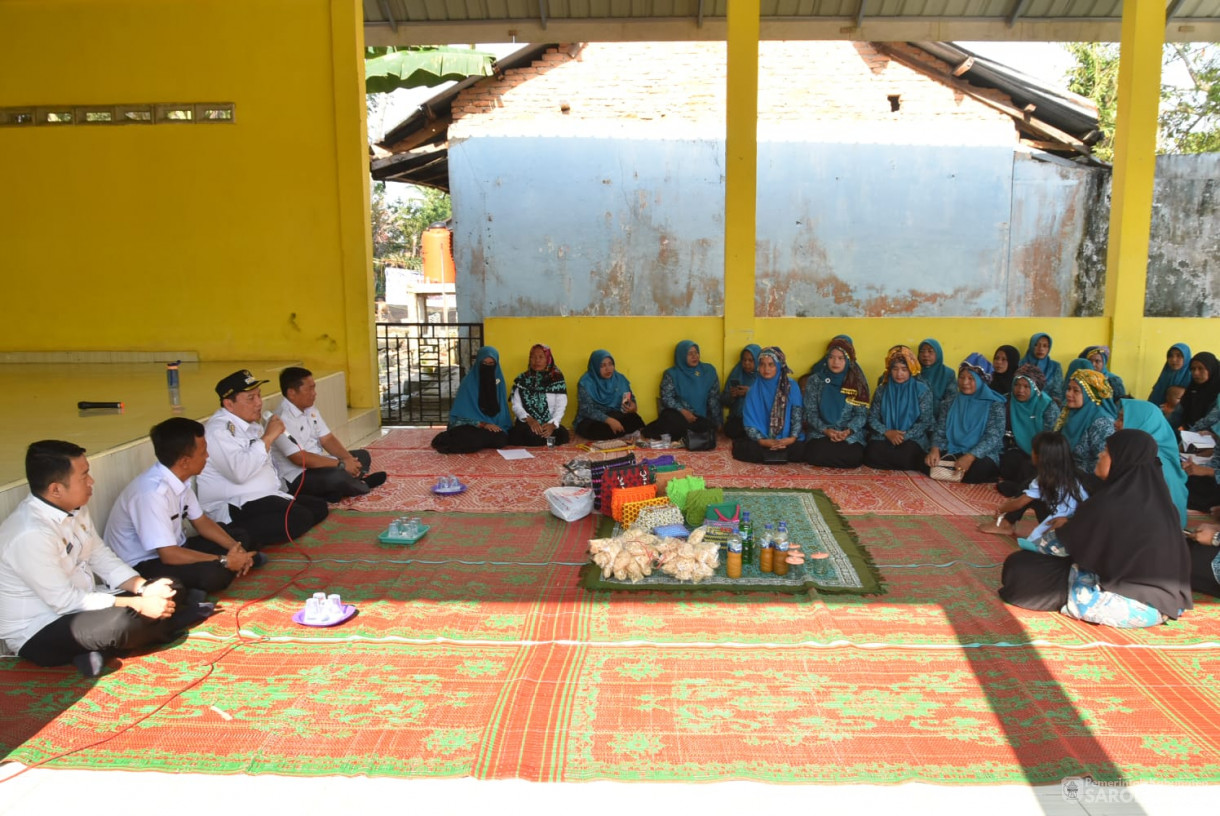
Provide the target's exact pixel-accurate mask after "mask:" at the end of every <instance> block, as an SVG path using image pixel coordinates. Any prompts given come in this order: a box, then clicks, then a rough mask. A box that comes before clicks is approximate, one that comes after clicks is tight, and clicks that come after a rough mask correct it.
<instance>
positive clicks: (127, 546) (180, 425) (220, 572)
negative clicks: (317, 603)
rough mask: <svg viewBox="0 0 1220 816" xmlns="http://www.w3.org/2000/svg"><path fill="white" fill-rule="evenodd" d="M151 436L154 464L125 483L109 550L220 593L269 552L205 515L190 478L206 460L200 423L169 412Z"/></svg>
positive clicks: (111, 523) (140, 566)
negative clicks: (249, 547) (189, 529)
mask: <svg viewBox="0 0 1220 816" xmlns="http://www.w3.org/2000/svg"><path fill="white" fill-rule="evenodd" d="M149 436H150V437H151V438H152V444H153V453H154V454H155V455H156V457H157V464H155V465H153V466H152V467H150V468H149V469H148V470H146V471H144V472H143V473H141V474H140V475H139V476H137V477H136V478H135V479H134V480H133V481H132V482H131V484H129V485H127V487H126V489H124V490H123V492H122V494H121V495H120V496H119V498H118V500H117V501H115V503H114V507H113V508H111V510H110V518H109V520H108V521H107V522H106V545H107V546H108V547H110V549H111V550H113V551H114V554H115V555H117V556H118V557H119V558H122V559H123V560H124V561H125V562H127V564H128V565H129V566H132V567H135V570H136V572H138V573H140V574H141V575H143V576H144V577H145V578H147V579H149V580H150V581H151V580H153V579H155V578H171V579H173V580H176V581H179V582H181V583H182V584H183V585H185V586H187V587H190V588H192V589H201V590H203V591H204V592H220V591H221V590H223V589H225V588H226V587H228V586H229V584H231V583H232V582H233V579H234V577H236V576H238V575H245V574H246V573H247V572H249V571H250V568H251V567H257V566H262V565H263V564H264V563H266V561H267V556H265V555H263V554H262V553H260V552H253V553H251V552H247V551H246V550H245V549H244V548H243V547H242V545H241V542H240V540H239V539H241V538H244V537H245V533H244V532H243V531H241V530H238V529H237V528H232V529H226V527H225V526H224V525H221V524H217V523H216V522H214V521H212V520H211V519H210V518H208V517H207V516H205V515H204V514H203V510H202V509H200V507H199V501H198V499H196V498H195V493H194V491H192V490H191V488H190V485H188V484H187V481H188V480H189V479H190V478H191V477H192V476H198V475H199V474H200V473H201V472H202V471H203V467H204V465H205V464H206V463H207V461H208V441H207V439H206V438H205V437H204V435H203V425H201V424H200V423H198V422H196V421H195V420H193V419H187V418H186V417H171V418H169V419H167V420H165V421H164V422H161V423H159V424H157V425H154V426H153V429H152V431H151V432H150V433H149ZM187 519H190V520H191V523H192V524H194V525H195V531H196V532H197V533H198V535H195V536H192V537H191V538H189V539H188V538H187V537H186V531H185V530H184V529H183V527H182V523H183V522H184V521H186V520H187Z"/></svg>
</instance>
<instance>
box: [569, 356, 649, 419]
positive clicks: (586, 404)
mask: <svg viewBox="0 0 1220 816" xmlns="http://www.w3.org/2000/svg"><path fill="white" fill-rule="evenodd" d="M643 427H644V420H643V419H641V418H640V415H639V413H637V407H636V402H635V394H633V393H632V392H631V383H630V382H628V381H627V378H626V377H624V376H623V375H622V374H620V373H618V371H617V369H616V368H615V366H614V357H612V356H611V355H610V352H608V351H606V350H605V349H597V350H596V351H594V352H593V353H592V354H590V355H589V367H588V370H587V371H586V372H585V373H584V374H582V375H580V383H579V384H578V385H577V390H576V433H578V434H580V435H581V436H583V437H584V438H585V439H594V440H598V439H614V438H615V437H616V436H623V435H624V434H629V433H632V432H634V431H638V430H640V429H641V428H643Z"/></svg>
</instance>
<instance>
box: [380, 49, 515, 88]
mask: <svg viewBox="0 0 1220 816" xmlns="http://www.w3.org/2000/svg"><path fill="white" fill-rule="evenodd" d="M494 59H495V56H494V55H493V54H488V53H487V52H485V51H473V50H471V49H469V48H449V47H446V46H437V47H430V48H410V49H406V48H404V49H401V50H395V51H390V52H389V53H387V54H382V55H380V56H377V57H373V58H372V59H366V60H365V61H364V88H365V92H366V93H389V92H391V91H395V90H397V89H399V88H424V87H431V86H433V85H440V84H441V83H442V82H449V81H451V80H453V81H457V80H462V79H465V78H466V77H468V76H491V64H492V61H493V60H494Z"/></svg>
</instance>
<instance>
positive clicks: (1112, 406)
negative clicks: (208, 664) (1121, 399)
mask: <svg viewBox="0 0 1220 816" xmlns="http://www.w3.org/2000/svg"><path fill="white" fill-rule="evenodd" d="M1077 371H1096V372H1098V373H1099V374H1101V376H1102V377H1106V374H1105V372H1104V371H1101V369H1099V368H1097V366H1095V365H1093V361H1092V360H1086V359H1085V358H1084V357H1077V358H1076V359H1075V360H1072V362H1070V363H1068V368H1067V374H1066V375H1065V376H1064V379H1065V381H1066V382H1071V381H1072V377H1073V376H1075V374H1076V372H1077ZM1109 383H1110V378H1109V377H1106V384H1107V385H1108V384H1109ZM1100 405H1101V410H1103V411H1105V412H1106V415H1107V416H1108V417H1110V419H1118V397H1116V396H1114V390H1113V387H1111V389H1110V396H1109V397H1107V398H1105V399H1103V400H1102V401H1101V403H1100Z"/></svg>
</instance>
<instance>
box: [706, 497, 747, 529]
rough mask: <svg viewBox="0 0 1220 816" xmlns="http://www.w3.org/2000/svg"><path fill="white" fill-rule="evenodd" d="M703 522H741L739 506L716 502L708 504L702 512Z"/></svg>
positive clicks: (732, 503) (733, 503)
mask: <svg viewBox="0 0 1220 816" xmlns="http://www.w3.org/2000/svg"><path fill="white" fill-rule="evenodd" d="M703 518H704V520H705V521H720V522H725V523H728V524H737V523H738V522H740V521H741V506H740V505H738V504H737V502H717V503H716V504H709V505H708V506H707V508H706V509H705V510H704V511H703Z"/></svg>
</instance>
